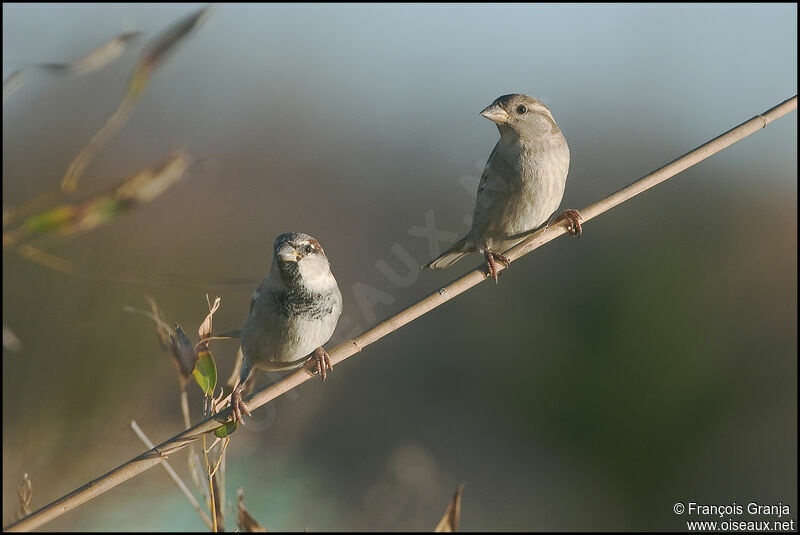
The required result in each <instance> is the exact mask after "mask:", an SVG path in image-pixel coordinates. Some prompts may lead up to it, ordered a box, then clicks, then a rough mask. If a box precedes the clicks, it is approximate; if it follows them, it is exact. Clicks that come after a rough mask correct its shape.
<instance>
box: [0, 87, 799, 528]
mask: <svg viewBox="0 0 800 535" xmlns="http://www.w3.org/2000/svg"><path fill="white" fill-rule="evenodd" d="M795 109H797V95H795V96H793V97H792V98H789V99H787V100H785V101H784V102H782V103H780V104H778V105H777V106H774V107H772V108H770V109H769V110H767V111H765V112H764V113H762V114H759V115H756V116H755V117H753V118H752V119H750V120H748V121H745V122H744V123H742V124H740V125H739V126H736V127H734V128H732V129H731V130H728V131H727V132H725V133H724V134H721V135H719V136H717V137H716V138H714V139H712V140H711V141H709V142H707V143H704V144H703V145H701V146H699V147H697V148H696V149H694V150H692V151H690V152H688V153H686V154H684V155H683V156H681V157H680V158H678V159H676V160H673V161H672V162H670V163H668V164H666V165H664V166H663V167H661V168H659V169H657V170H655V171H653V172H652V173H650V174H648V175H646V176H644V177H643V178H640V179H639V180H637V181H635V182H633V183H632V184H630V185H629V186H626V187H624V188H622V189H621V190H619V191H617V192H616V193H613V194H612V195H609V196H608V197H606V198H605V199H602V200H600V201H598V202H596V203H595V204H593V205H591V206H588V207H586V208H584V209H583V210H581V215H582V216H583V221H584V222H586V221H589V220H590V219H594V218H595V217H597V216H598V215H600V214H602V213H603V212H606V211H608V210H610V209H612V208H614V207H615V206H618V205H619V204H621V203H623V202H625V201H627V200H629V199H631V198H633V197H635V196H636V195H639V194H640V193H642V192H644V191H646V190H648V189H650V188H652V187H653V186H656V185H658V184H660V183H661V182H663V181H665V180H667V179H668V178H670V177H673V176H675V175H676V174H678V173H680V172H681V171H684V170H686V169H688V168H689V167H691V166H693V165H695V164H697V163H699V162H701V161H703V160H705V159H706V158H708V157H709V156H711V155H713V154H715V153H717V152H719V151H721V150H722V149H724V148H727V147H729V146H730V145H733V144H734V143H736V142H737V141H739V140H741V139H743V138H745V137H747V136H749V135H750V134H753V133H754V132H756V131H758V130H760V129H762V128H765V127H766V126H767V125H768V124H769V123H771V122H772V121H774V120H775V119H778V118H780V117H783V116H784V115H786V114H787V113H789V112H790V111H792V110H795ZM566 225H567V222H566V221H564V222H559V223H558V224H555V225H552V226H550V227H548V228H545V229H542V230H539V231H537V232H535V233H533V234H532V235H531V236H529V237H528V238H527V239H525V240H524V241H522V242H521V243H519V244H517V245H515V246H514V247H512V248H511V249H509V250H508V251H506V252H505V253H504V254H505V256H507V257H508V258H509V259H510V260H511V261H515V260H517V259H519V258H520V257H522V256H524V255H526V254H528V253H529V252H531V251H533V250H534V249H537V248H539V247H541V246H542V245H544V244H546V243H548V242H550V241H552V240H554V239H555V238H557V237H559V236H561V235H563V234H566V233H567V232H568V231H567V228H566ZM498 269H502V266H498ZM486 279H487V274H486V272H485V271H484V265H483V264H481V265H480V266H479V267H477V268H475V269H473V270H471V271H470V272H468V273H467V274H465V275H463V276H461V277H460V278H458V279H456V280H455V281H453V282H451V283H450V284H448V285H447V286H444V287H442V288H440V289H439V290H437V291H436V292H434V293H432V294H430V295H428V296H427V297H425V298H423V299H422V300H420V301H418V302H417V303H415V304H413V305H411V306H410V307H408V308H406V309H405V310H403V311H401V312H399V313H397V314H395V315H393V316H391V317H390V318H388V319H387V320H385V321H383V322H382V323H380V324H378V325H376V326H375V327H373V328H371V329H369V330H367V331H365V332H364V333H362V334H361V335H359V336H358V337H356V338H354V339H351V340H348V341H347V342H344V343H342V344H340V345H338V346H336V347H335V348H333V349H331V350H330V351H329V352H328V353H329V355H330V359H331V362H332V363H333V364H338V363H340V362H342V361H343V360H345V359H346V358H348V357H351V356H352V355H354V354H355V353H358V352H360V351H361V350H362V349H363V348H364V347H366V346H368V345H369V344H371V343H373V342H376V341H377V340H380V339H381V338H383V337H384V336H386V335H388V334H390V333H392V332H394V331H396V330H397V329H399V328H400V327H402V326H403V325H405V324H407V323H409V322H411V321H414V320H415V319H417V318H419V317H420V316H422V315H424V314H426V313H428V312H430V311H431V310H433V309H434V308H436V307H438V306H440V305H442V304H444V303H446V302H447V301H449V300H450V299H453V298H454V297H456V296H457V295H459V294H461V293H463V292H465V291H467V290H468V289H470V288H472V287H473V286H475V285H477V284H479V283H481V282H483V281H484V280H486ZM310 369H311V368H310V366H309V365H306V366H304V367H302V368H300V369H299V370H297V371H295V372H293V373H291V374H289V375H287V376H286V377H284V378H283V379H281V380H280V381H278V382H277V383H273V384H272V385H270V386H268V387H266V388H264V389H263V390H261V391H259V392H257V393H256V394H255V395H254V396H252V397H250V398H249V399H248V400H247V404H248V407H250V409H251V410H255V409H257V408H258V407H260V406H262V405H264V404H266V403H268V402H269V401H272V400H273V399H275V398H277V397H278V396H280V395H281V394H284V393H286V392H288V391H289V390H291V389H293V388H295V387H297V386H298V385H300V384H302V383H304V382H305V381H307V380H308V379H309V378H311V377H312V376H313V374H312V372H311V371H310ZM230 416H231V410H230V408H227V409H225V410H223V411H221V412H219V413H217V414H216V415H214V416H213V417H211V418H208V419H206V420H203V421H202V422H200V423H198V424H196V425H194V426H193V427H191V428H190V429H187V430H186V431H183V432H182V433H180V434H178V435H176V436H175V437H173V438H171V439H169V440H167V441H166V442H164V443H162V444H160V445H159V446H158V447H156V448H153V449H151V450H149V451H146V452H145V453H143V454H141V455H140V456H138V457H136V458H135V459H132V460H130V461H128V462H127V463H125V464H122V465H120V466H118V467H117V468H115V469H114V470H112V471H110V472H108V473H107V474H105V475H103V476H100V477H99V478H97V479H95V480H93V481H90V482H89V483H87V484H86V485H84V486H82V487H80V488H78V489H76V490H74V491H72V492H71V493H69V494H67V495H66V496H63V497H62V498H59V499H58V500H56V501H54V502H53V503H51V504H49V505H47V506H45V507H42V508H41V509H39V510H37V511H36V512H34V513H33V514H31V515H28V516H27V517H25V518H23V519H21V520H19V521H17V522H15V523H13V524H10V525H9V526H7V527H6V528H5V529H6V530H8V531H29V530H32V529H35V528H37V527H38V526H41V525H42V524H44V523H46V522H49V521H50V520H52V519H54V518H56V517H58V516H61V515H62V514H64V513H66V512H67V511H70V510H72V509H74V508H76V507H78V506H79V505H81V504H83V503H85V502H87V501H89V500H91V499H92V498H94V497H96V496H98V495H100V494H102V493H104V492H106V491H107V490H109V489H112V488H114V487H115V486H117V485H119V484H120V483H122V482H124V481H127V480H128V479H131V478H132V477H134V476H136V475H138V474H141V473H142V472H144V471H145V470H147V469H149V468H152V467H153V466H156V465H157V464H159V463H161V462H163V460H164V457H165V456H167V455H171V454H173V453H175V452H177V451H180V450H182V449H183V448H185V447H186V446H188V445H189V444H191V443H193V442H195V441H197V440H199V439H201V438H202V437H203V436H204V435H205V433H208V432H210V431H213V430H214V429H216V428H217V427H220V426H221V425H223V424H224V423H225V422H226V421H227V420H228V419H229V418H230Z"/></svg>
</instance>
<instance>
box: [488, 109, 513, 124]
mask: <svg viewBox="0 0 800 535" xmlns="http://www.w3.org/2000/svg"><path fill="white" fill-rule="evenodd" d="M481 115H483V116H484V117H486V118H487V119H489V120H490V121H493V122H495V123H507V122H508V120H509V119H510V118H511V117H509V115H508V113H507V112H506V110H504V109H503V108H501V107H500V106H498V105H497V104H492V105H491V106H487V107H486V108H484V110H483V111H482V112H481Z"/></svg>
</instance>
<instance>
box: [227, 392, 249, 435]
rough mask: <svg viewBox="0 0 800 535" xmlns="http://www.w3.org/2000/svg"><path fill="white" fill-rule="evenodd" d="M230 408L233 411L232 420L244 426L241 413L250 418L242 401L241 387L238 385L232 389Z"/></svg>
mask: <svg viewBox="0 0 800 535" xmlns="http://www.w3.org/2000/svg"><path fill="white" fill-rule="evenodd" d="M231 408H232V409H233V419H234V420H236V421H237V422H239V423H240V424H241V425H244V418H242V413H244V414H246V415H247V416H251V414H250V409H248V408H247V405H245V403H244V400H242V387H240V386H239V385H237V386H236V387H235V388H234V389H233V392H231Z"/></svg>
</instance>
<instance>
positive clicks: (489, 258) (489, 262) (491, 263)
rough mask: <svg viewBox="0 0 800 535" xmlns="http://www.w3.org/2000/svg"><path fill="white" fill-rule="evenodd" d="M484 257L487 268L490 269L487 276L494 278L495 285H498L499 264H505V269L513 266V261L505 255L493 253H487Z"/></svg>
mask: <svg viewBox="0 0 800 535" xmlns="http://www.w3.org/2000/svg"><path fill="white" fill-rule="evenodd" d="M484 256H485V257H486V267H487V268H488V269H489V273H488V274H487V276H488V277H491V278H493V279H494V282H495V284H497V275H498V271H497V264H498V263H500V264H503V267H506V268H507V267H508V266H509V265H511V259H510V258H508V257H507V256H506V255H504V254H500V253H493V252H491V251H485V252H484Z"/></svg>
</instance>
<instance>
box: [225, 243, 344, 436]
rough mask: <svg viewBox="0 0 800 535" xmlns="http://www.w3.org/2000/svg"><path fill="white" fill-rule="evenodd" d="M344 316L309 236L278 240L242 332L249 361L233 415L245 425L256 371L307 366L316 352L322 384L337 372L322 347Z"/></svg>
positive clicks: (319, 248)
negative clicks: (246, 394) (247, 393)
mask: <svg viewBox="0 0 800 535" xmlns="http://www.w3.org/2000/svg"><path fill="white" fill-rule="evenodd" d="M341 313H342V293H341V292H340V291H339V286H338V285H337V284H336V279H335V278H334V277H333V273H331V266H330V264H329V263H328V258H327V257H326V256H325V252H324V251H323V250H322V246H321V245H320V244H319V242H318V241H317V240H315V239H314V238H312V237H311V236H309V235H308V234H301V233H294V232H293V233H287V234H281V235H280V236H278V237H277V238H275V245H274V246H273V260H272V267H271V268H270V271H269V273H268V274H267V276H266V277H265V278H264V280H263V281H261V284H260V285H259V286H258V288H257V289H256V291H255V292H254V293H253V298H252V299H251V301H250V315H249V316H248V317H247V321H245V324H244V327H243V328H242V353H243V355H244V360H243V361H242V368H241V372H240V374H239V381H238V382H237V386H235V387H234V390H233V394H232V396H231V406H232V407H233V416H234V418H235V419H236V420H237V421H238V422H240V423H243V421H242V412H244V413H245V414H247V415H248V416H249V415H250V411H249V410H248V409H247V406H246V405H245V404H244V401H242V397H241V391H242V388H243V385H244V383H245V381H247V379H248V377H250V374H251V373H252V371H253V369H254V368H258V369H261V370H270V371H282V370H291V369H293V368H297V367H300V366H302V365H303V364H304V363H305V362H307V361H308V360H309V357H310V356H311V354H312V353H313V356H314V358H316V369H317V371H318V373H319V374H320V377H321V378H322V380H323V381H324V380H325V377H327V370H330V369H332V366H331V361H330V359H329V357H328V353H327V352H326V351H325V350H324V349H323V348H322V345H323V344H325V343H326V342H327V341H328V340H329V339H330V337H331V335H332V334H333V330H334V329H335V328H336V323H337V322H338V321H339V315H340V314H341Z"/></svg>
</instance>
